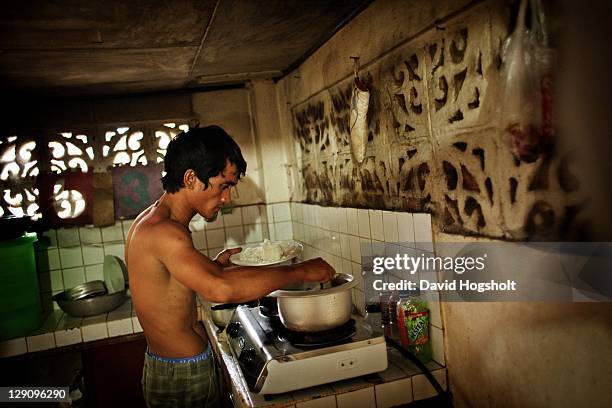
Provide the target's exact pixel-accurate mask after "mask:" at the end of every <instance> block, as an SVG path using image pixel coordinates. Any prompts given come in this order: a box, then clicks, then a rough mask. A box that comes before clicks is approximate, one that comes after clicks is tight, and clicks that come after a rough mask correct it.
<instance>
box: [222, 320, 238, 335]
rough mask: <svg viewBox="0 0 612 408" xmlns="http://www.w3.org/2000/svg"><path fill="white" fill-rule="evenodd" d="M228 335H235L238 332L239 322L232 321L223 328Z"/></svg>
mask: <svg viewBox="0 0 612 408" xmlns="http://www.w3.org/2000/svg"><path fill="white" fill-rule="evenodd" d="M225 331H226V332H227V334H229V336H230V337H237V336H238V334H240V322H232V323H230V324H229V325H228V326H227V329H225Z"/></svg>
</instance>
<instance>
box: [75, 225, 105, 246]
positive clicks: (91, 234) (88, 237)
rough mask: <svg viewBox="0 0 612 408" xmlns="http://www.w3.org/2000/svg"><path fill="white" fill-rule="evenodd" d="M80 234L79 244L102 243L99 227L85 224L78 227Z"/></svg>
mask: <svg viewBox="0 0 612 408" xmlns="http://www.w3.org/2000/svg"><path fill="white" fill-rule="evenodd" d="M79 235H80V236H81V244H100V243H102V232H101V231H100V228H98V227H94V226H91V227H90V226H86V227H81V228H79Z"/></svg>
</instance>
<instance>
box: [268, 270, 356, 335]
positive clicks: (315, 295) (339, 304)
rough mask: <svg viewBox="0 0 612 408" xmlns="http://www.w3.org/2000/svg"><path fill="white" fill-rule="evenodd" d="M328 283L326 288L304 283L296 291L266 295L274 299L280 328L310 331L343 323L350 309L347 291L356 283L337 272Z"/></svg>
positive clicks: (351, 308) (348, 276) (349, 297)
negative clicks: (282, 326)
mask: <svg viewBox="0 0 612 408" xmlns="http://www.w3.org/2000/svg"><path fill="white" fill-rule="evenodd" d="M331 283H332V284H331V288H329V289H321V286H320V285H319V284H318V283H314V284H313V283H312V282H308V283H305V284H304V285H303V287H302V288H297V290H277V291H274V292H272V293H270V295H269V296H273V297H276V298H277V302H278V315H279V317H280V319H281V321H282V322H283V325H284V326H285V327H286V328H288V329H290V330H295V331H300V332H314V331H321V330H329V329H333V328H334V327H338V326H341V325H343V324H344V323H346V322H347V321H348V320H349V319H350V318H351V312H352V310H353V302H352V296H351V289H352V288H353V287H355V286H356V285H357V281H355V280H354V279H353V277H352V276H351V275H347V274H344V273H340V274H338V275H336V276H335V277H334V279H333V280H332V281H331Z"/></svg>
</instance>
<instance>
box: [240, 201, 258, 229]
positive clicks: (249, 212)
mask: <svg viewBox="0 0 612 408" xmlns="http://www.w3.org/2000/svg"><path fill="white" fill-rule="evenodd" d="M262 221H263V219H262V217H261V214H260V213H259V206H257V205H248V206H246V207H242V222H243V223H244V224H245V225H248V224H257V223H261V222H262Z"/></svg>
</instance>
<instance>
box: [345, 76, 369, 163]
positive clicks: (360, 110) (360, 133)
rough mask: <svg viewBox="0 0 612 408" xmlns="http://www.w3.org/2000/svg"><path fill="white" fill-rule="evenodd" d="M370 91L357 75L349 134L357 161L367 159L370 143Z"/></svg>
mask: <svg viewBox="0 0 612 408" xmlns="http://www.w3.org/2000/svg"><path fill="white" fill-rule="evenodd" d="M369 103H370V91H369V90H368V89H367V87H366V86H365V85H364V84H363V83H362V82H361V81H360V80H359V78H358V77H355V81H354V82H353V97H352V98H351V115H350V119H349V120H350V122H349V123H350V127H349V134H350V137H351V152H353V157H354V158H355V160H356V161H357V163H359V164H361V163H363V159H365V151H366V145H367V144H368V121H367V116H368V105H369Z"/></svg>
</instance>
